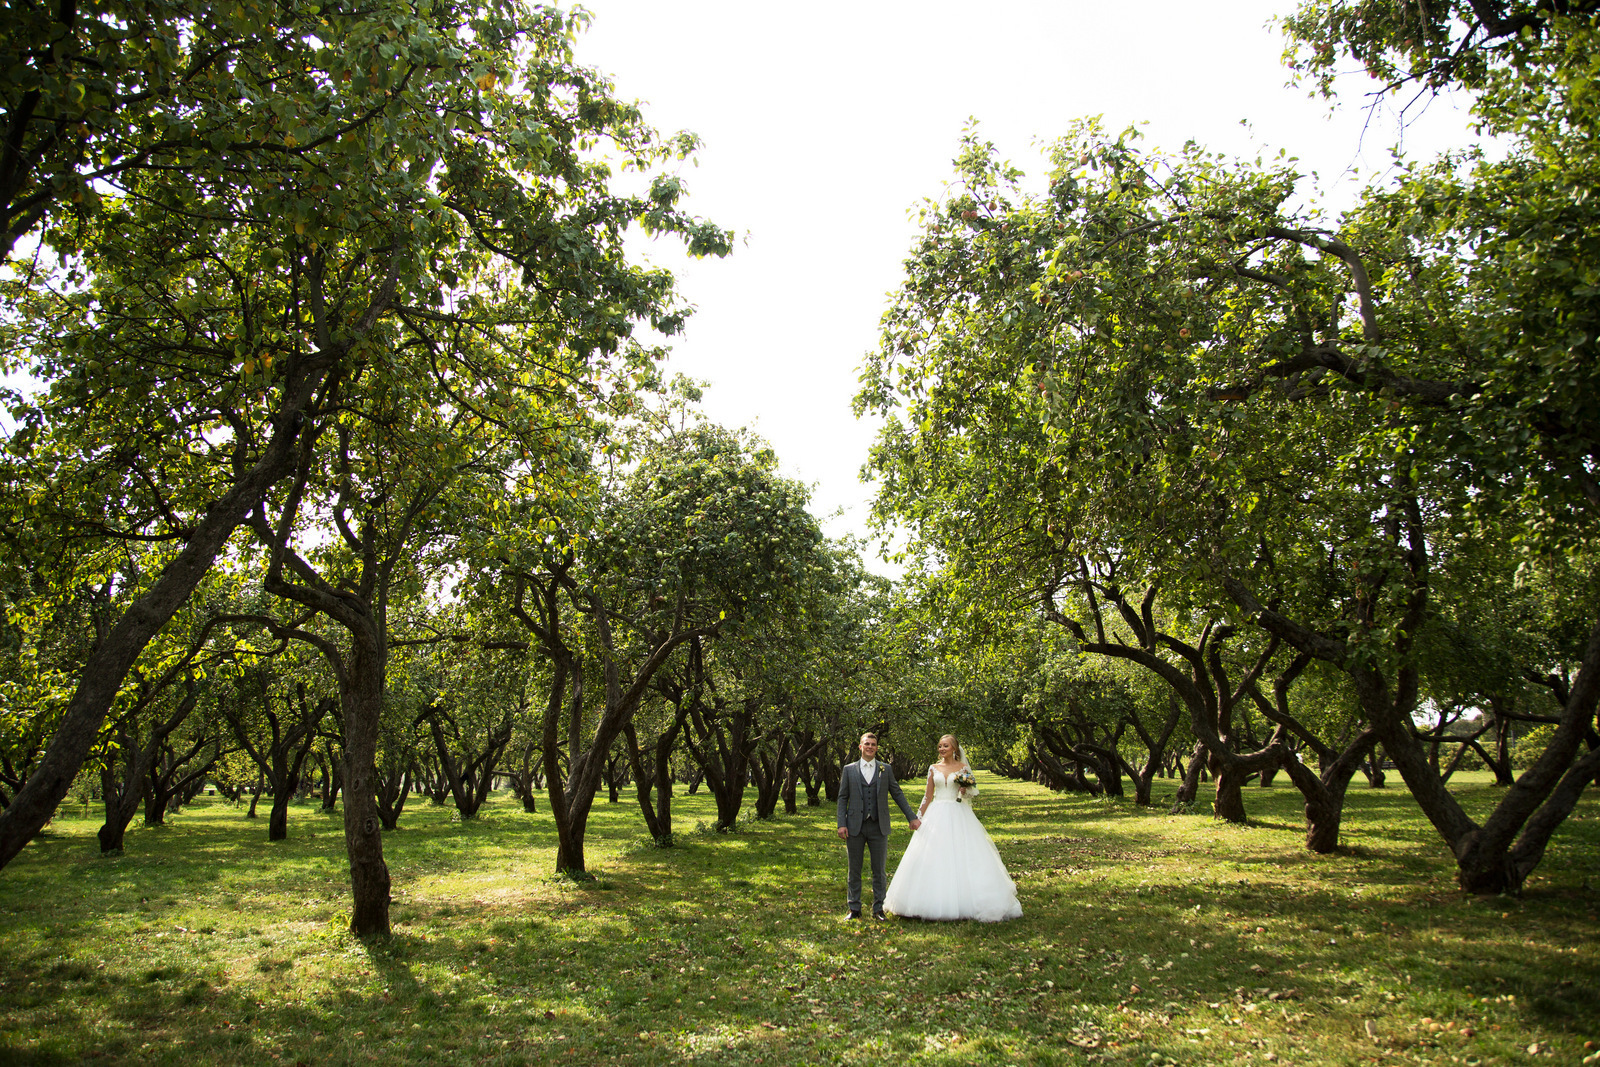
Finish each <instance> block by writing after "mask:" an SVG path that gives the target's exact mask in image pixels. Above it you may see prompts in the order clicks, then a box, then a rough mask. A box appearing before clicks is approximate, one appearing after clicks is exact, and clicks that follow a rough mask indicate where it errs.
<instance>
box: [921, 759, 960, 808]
mask: <svg viewBox="0 0 1600 1067" xmlns="http://www.w3.org/2000/svg"><path fill="white" fill-rule="evenodd" d="M960 773H961V772H960V771H956V772H955V773H953V774H951V775H949V776H948V777H947V776H946V775H945V774H944V772H942V771H940V770H939V765H938V764H933V765H932V766H930V767H929V768H928V777H929V778H931V779H933V799H934V801H935V803H937V802H938V801H941V800H950V801H954V800H959V799H960V798H961V794H960V792H959V791H958V789H957V787H956V775H957V774H960Z"/></svg>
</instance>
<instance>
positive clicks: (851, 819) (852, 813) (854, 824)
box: [839, 760, 917, 837]
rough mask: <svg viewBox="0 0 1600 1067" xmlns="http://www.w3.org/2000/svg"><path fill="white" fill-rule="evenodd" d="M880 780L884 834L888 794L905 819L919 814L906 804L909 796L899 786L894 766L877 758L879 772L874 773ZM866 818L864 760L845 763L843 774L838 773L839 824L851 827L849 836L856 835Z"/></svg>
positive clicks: (887, 815) (887, 810)
mask: <svg viewBox="0 0 1600 1067" xmlns="http://www.w3.org/2000/svg"><path fill="white" fill-rule="evenodd" d="M874 777H875V778H876V779H878V780H879V782H878V784H879V788H878V827H879V829H881V830H883V832H884V833H888V832H889V797H890V796H891V795H892V796H893V797H894V802H895V803H896V804H898V805H900V810H901V812H903V813H904V814H905V817H906V822H908V823H909V822H911V821H912V820H914V819H916V817H917V813H916V811H915V810H914V809H913V808H912V807H911V805H910V804H907V803H906V795H905V793H904V792H902V791H901V789H900V783H899V782H898V781H896V780H895V777H894V768H892V767H890V766H889V765H888V764H887V763H885V762H884V761H883V760H879V761H878V771H877V774H876V775H874ZM866 817H867V780H866V779H865V778H863V777H862V776H861V761H860V760H857V761H856V762H855V763H847V764H845V768H844V773H843V774H841V775H840V776H839V825H840V826H845V827H849V829H850V836H851V837H854V836H855V835H856V834H859V833H860V832H861V823H862V821H863V820H865V819H866Z"/></svg>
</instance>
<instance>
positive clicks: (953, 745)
mask: <svg viewBox="0 0 1600 1067" xmlns="http://www.w3.org/2000/svg"><path fill="white" fill-rule="evenodd" d="M946 737H947V738H949V739H950V755H952V756H954V755H956V754H957V753H959V752H960V751H961V742H960V741H957V740H956V735H955V734H945V735H944V736H943V737H941V738H939V740H941V741H943V740H944V739H945V738H946Z"/></svg>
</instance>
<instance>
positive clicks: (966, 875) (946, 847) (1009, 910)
mask: <svg viewBox="0 0 1600 1067" xmlns="http://www.w3.org/2000/svg"><path fill="white" fill-rule="evenodd" d="M884 905H885V907H886V908H887V909H888V910H889V911H891V912H893V913H894V914H895V915H897V916H899V917H901V918H904V919H975V920H977V921H978V922H988V923H992V922H1001V921H1003V920H1005V919H1016V918H1020V917H1021V916H1022V905H1021V904H1019V903H1018V902H1017V885H1016V883H1015V882H1013V881H1012V880H1011V875H1010V874H1008V873H1007V872H1006V865H1005V863H1004V862H1002V861H1001V859H1000V851H999V850H998V849H996V848H995V847H994V842H993V841H991V840H989V834H988V832H987V831H985V830H984V828H983V824H982V823H980V822H979V821H978V817H977V815H975V814H974V813H973V811H972V805H971V804H970V803H968V802H965V801H958V800H946V799H942V798H936V799H935V800H934V801H933V802H932V803H931V804H929V805H928V810H927V812H926V814H924V815H923V817H922V828H921V829H920V830H917V831H916V832H915V833H913V834H912V835H911V843H910V844H909V845H907V846H906V852H905V855H904V856H902V857H901V859H900V866H899V867H898V868H896V869H895V872H894V878H893V879H892V880H890V882H889V892H888V893H887V894H886V895H885V897H884Z"/></svg>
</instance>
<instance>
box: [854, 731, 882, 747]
mask: <svg viewBox="0 0 1600 1067" xmlns="http://www.w3.org/2000/svg"><path fill="white" fill-rule="evenodd" d="M869 737H870V738H872V739H873V740H874V741H876V740H877V739H878V735H877V734H875V733H872V732H870V731H869V732H867V733H864V734H862V735H861V741H865V740H866V739H867V738H869ZM861 741H857V742H856V744H858V745H859V744H860V743H861Z"/></svg>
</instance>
